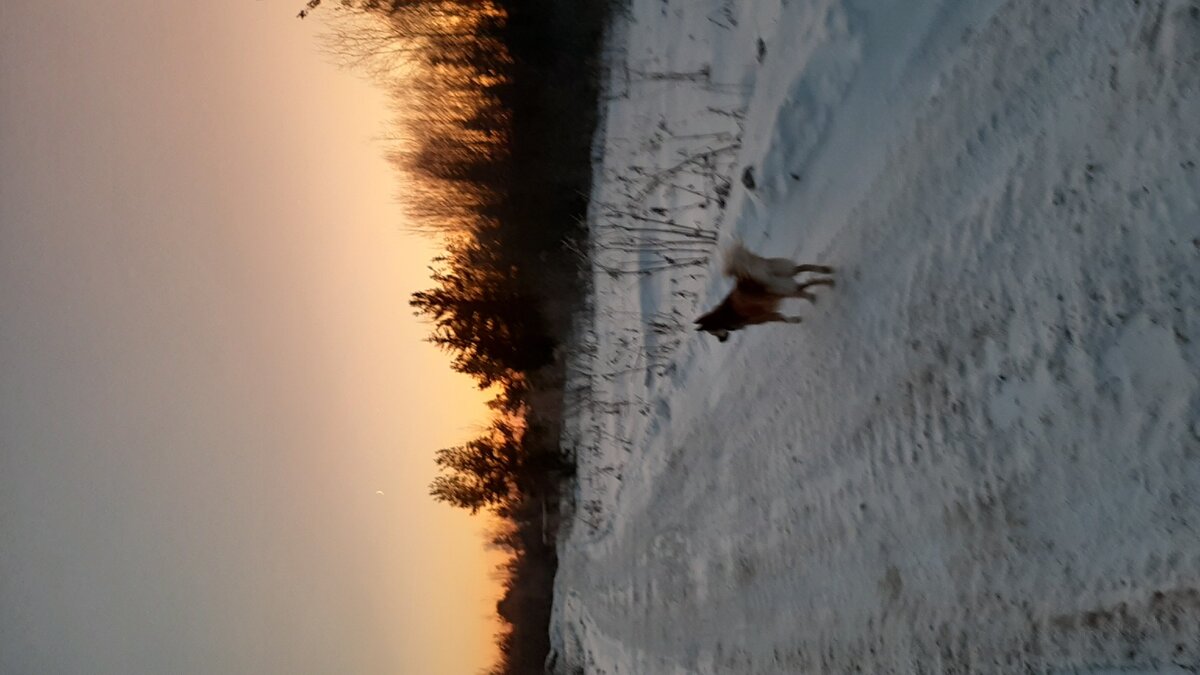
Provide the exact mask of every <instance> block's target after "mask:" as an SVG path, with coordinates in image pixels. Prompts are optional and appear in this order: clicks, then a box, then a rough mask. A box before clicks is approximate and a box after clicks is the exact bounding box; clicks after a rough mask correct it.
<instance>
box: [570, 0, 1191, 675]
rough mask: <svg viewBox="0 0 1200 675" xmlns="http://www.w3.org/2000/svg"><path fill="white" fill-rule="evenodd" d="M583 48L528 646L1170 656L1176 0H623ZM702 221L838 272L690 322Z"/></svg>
mask: <svg viewBox="0 0 1200 675" xmlns="http://www.w3.org/2000/svg"><path fill="white" fill-rule="evenodd" d="M606 63H607V64H608V66H609V68H610V73H609V77H608V85H607V86H608V94H607V96H606V99H605V101H604V107H605V110H604V114H605V121H604V123H603V124H602V130H601V135H600V137H599V140H598V141H597V145H596V148H597V158H596V161H597V172H596V175H597V180H596V183H595V186H594V189H593V194H592V212H591V216H590V225H591V228H592V233H593V238H592V243H591V250H590V251H587V252H586V253H587V254H588V255H589V256H590V258H591V259H592V260H593V261H594V262H595V274H594V292H593V295H592V297H591V300H590V302H591V307H590V314H589V316H588V317H587V319H586V320H585V321H583V322H582V324H581V326H580V334H581V338H580V345H579V348H578V350H577V351H576V353H575V354H574V356H573V363H572V379H571V387H570V391H569V392H568V394H569V402H570V403H571V411H572V412H571V415H570V417H569V419H568V429H567V432H566V436H565V440H566V442H567V443H568V444H569V445H570V446H571V447H573V448H575V452H576V454H577V458H578V462H579V475H578V480H577V484H576V486H575V493H574V494H573V495H572V500H573V504H574V509H573V512H572V514H571V515H570V517H569V518H568V519H567V522H566V523H565V524H564V526H563V531H562V535H561V537H560V540H559V554H560V569H559V574H558V577H557V579H556V588H555V606H554V617H553V622H552V631H551V632H552V640H553V643H554V645H555V651H554V653H553V654H552V656H551V658H550V665H551V668H550V669H551V670H554V671H557V672H581V671H582V672H587V673H610V674H612V673H631V674H635V675H650V674H653V673H680V674H682V673H795V672H828V673H841V672H866V673H885V672H900V673H907V672H929V673H941V672H995V673H1008V672H1061V673H1075V672H1088V673H1110V672H1138V673H1150V672H1154V673H1174V672H1195V670H1196V669H1197V667H1198V666H1200V283H1198V282H1200V168H1198V167H1197V164H1200V2H1197V1H1196V0H1165V1H1163V0H1159V1H1152V0H1093V1H1087V2H1085V1H1083V0H1078V1H1077V0H1011V1H1008V2H1004V1H1002V0H959V1H951V0H944V1H938V0H754V1H749V0H747V1H735V0H665V1H664V0H633V2H632V6H631V9H630V10H629V12H628V13H627V14H626V15H625V16H623V17H622V18H621V19H620V20H619V21H618V22H617V26H616V27H615V28H614V30H613V31H612V34H611V35H610V39H609V42H608V47H607V49H606ZM747 168H748V169H749V175H747V172H746V170H747ZM744 179H746V180H744ZM751 179H752V180H751ZM751 185H752V186H753V188H752V189H751V187H749V186H751ZM734 236H737V237H740V238H741V239H743V240H744V241H745V242H746V244H747V245H748V246H749V247H750V248H752V249H754V250H757V251H758V252H760V253H763V254H765V255H770V256H792V257H795V258H796V259H797V260H799V261H800V262H816V263H824V264H830V265H833V266H835V267H836V268H837V276H838V284H839V285H838V286H837V287H836V288H835V289H830V290H826V289H821V291H823V292H821V293H820V295H821V301H820V302H819V304H817V305H815V306H809V305H805V304H801V303H798V304H797V305H796V306H795V307H789V312H790V310H793V309H794V310H797V311H799V312H800V313H801V314H802V315H803V316H804V317H805V321H804V323H802V324H801V325H799V326H793V325H784V324H771V325H766V326H759V327H753V328H750V329H748V330H746V331H742V332H738V333H735V334H734V335H733V337H732V338H731V339H730V341H729V342H727V343H725V344H720V343H718V342H717V341H716V340H715V339H712V338H711V337H709V336H707V335H703V334H699V333H696V332H694V331H692V330H691V325H690V324H691V320H692V319H693V318H694V317H696V316H698V315H699V314H701V313H702V312H703V311H704V310H705V308H710V307H712V306H713V305H715V304H716V303H717V302H719V300H720V298H721V297H722V296H723V295H724V293H725V292H727V290H728V288H729V282H728V281H727V280H725V279H722V278H721V277H720V274H719V269H720V261H719V257H720V256H719V254H717V252H718V250H719V245H720V243H721V242H724V241H728V240H729V239H730V238H732V237H734Z"/></svg>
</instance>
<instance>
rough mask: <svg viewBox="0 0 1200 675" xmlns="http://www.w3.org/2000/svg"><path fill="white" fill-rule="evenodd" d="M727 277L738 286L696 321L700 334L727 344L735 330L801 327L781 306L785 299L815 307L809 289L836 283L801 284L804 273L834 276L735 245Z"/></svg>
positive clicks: (819, 268)
mask: <svg viewBox="0 0 1200 675" xmlns="http://www.w3.org/2000/svg"><path fill="white" fill-rule="evenodd" d="M723 271H724V274H725V276H727V277H733V278H734V279H735V280H736V282H735V284H734V286H733V290H731V291H729V295H727V296H725V299H724V300H723V301H722V302H721V304H720V305H717V308H716V309H714V310H713V311H711V312H709V313H708V314H705V315H704V316H702V317H700V318H699V319H696V330H698V331H704V332H707V333H711V334H712V335H714V336H716V338H717V340H719V341H721V342H724V341H726V340H728V339H729V334H730V333H731V332H733V331H735V330H739V329H741V328H745V327H746V326H753V325H755V324H760V323H770V322H772V321H781V322H783V323H800V317H798V316H784V315H782V314H780V313H779V305H780V303H782V302H783V300H784V299H785V298H803V299H805V300H808V301H809V302H813V303H815V302H816V301H817V296H816V295H814V294H813V293H812V292H811V291H809V290H808V289H810V288H812V287H813V286H833V285H834V282H833V279H832V278H830V277H821V278H819V279H812V280H810V281H805V282H799V281H796V280H795V278H794V277H795V276H796V275H797V274H800V273H802V272H813V273H816V274H826V275H828V274H833V268H832V267H827V266H825V265H798V264H796V263H795V262H792V261H791V260H788V259H787V258H764V257H762V256H760V255H756V254H754V253H752V252H751V251H750V250H749V249H747V248H746V247H745V246H743V245H742V243H741V242H740V241H735V242H734V243H733V245H732V246H730V247H729V248H728V249H726V251H725V255H724V270H723Z"/></svg>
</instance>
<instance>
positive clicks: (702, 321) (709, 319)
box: [696, 311, 729, 342]
mask: <svg viewBox="0 0 1200 675" xmlns="http://www.w3.org/2000/svg"><path fill="white" fill-rule="evenodd" d="M696 330H698V331H703V332H705V333H710V334H712V335H714V336H716V338H717V340H719V341H721V342H724V341H726V340H728V339H729V328H728V327H727V326H726V325H725V322H724V320H722V318H721V317H720V316H718V315H717V312H716V311H712V312H709V313H708V314H705V315H704V316H702V317H700V318H699V319H696Z"/></svg>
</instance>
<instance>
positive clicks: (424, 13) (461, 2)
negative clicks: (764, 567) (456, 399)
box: [300, 0, 610, 675]
mask: <svg viewBox="0 0 1200 675" xmlns="http://www.w3.org/2000/svg"><path fill="white" fill-rule="evenodd" d="M609 10H610V7H609V5H608V4H607V3H605V2H596V1H595V0H326V1H325V3H324V4H322V1H321V0H310V1H309V2H308V3H307V4H306V5H305V6H304V7H303V9H302V10H301V12H300V18H305V17H306V16H309V15H310V13H313V12H316V11H321V12H328V18H329V19H330V21H329V22H328V25H329V26H330V29H329V33H328V35H327V38H326V40H325V48H326V50H327V51H328V52H329V53H330V54H331V55H332V56H333V57H334V58H336V59H337V60H339V61H340V62H342V63H344V64H347V65H350V66H353V67H356V68H359V69H364V70H366V71H368V72H370V73H371V74H372V75H374V76H376V77H377V78H378V79H380V80H381V81H382V82H384V83H385V85H386V86H387V87H388V89H389V91H390V94H391V100H392V103H393V105H394V107H395V108H396V111H397V119H398V122H397V125H398V127H397V129H398V133H397V136H396V138H395V139H393V140H394V141H395V143H394V144H393V145H392V148H391V150H390V152H389V159H390V161H391V162H392V163H393V165H394V166H395V167H396V168H397V169H398V170H399V172H400V173H401V174H402V176H403V179H402V183H401V184H402V185H403V186H405V188H404V189H405V192H404V193H402V194H401V195H400V201H401V203H402V204H403V205H404V206H405V209H406V211H407V217H408V221H409V224H410V226H411V227H415V228H416V229H418V230H421V231H424V232H426V233H429V234H430V235H432V236H437V237H439V238H441V239H442V240H443V241H444V242H445V251H444V253H443V254H442V255H441V256H440V257H439V258H437V259H436V260H435V261H434V266H433V269H432V287H430V288H428V289H426V290H422V291H420V292H417V293H415V294H414V295H413V296H412V298H411V300H410V304H411V306H412V307H413V309H414V311H415V312H416V313H417V314H418V315H420V316H422V317H424V318H426V319H427V320H428V321H429V322H430V326H431V329H430V335H429V340H430V341H431V342H433V343H434V344H436V345H438V346H439V347H441V348H442V349H444V350H446V351H447V352H448V353H449V354H450V355H451V356H452V358H453V361H452V367H453V368H454V369H455V370H457V371H459V372H462V373H465V374H467V375H470V376H471V377H473V378H474V379H475V381H476V382H477V383H478V385H479V386H480V387H481V388H483V389H490V390H492V391H495V392H497V393H496V396H495V398H494V399H493V401H492V402H491V404H490V405H491V407H492V409H493V412H494V419H493V421H492V423H491V424H490V426H489V427H488V428H487V429H486V430H485V431H484V432H483V433H482V434H480V435H479V436H478V437H477V438H474V439H472V440H471V441H468V442H467V443H464V444H463V445H460V446H455V447H451V448H443V449H441V450H437V451H436V455H435V461H436V464H437V466H438V469H439V473H438V475H437V476H436V477H435V478H434V479H433V482H432V484H431V485H430V493H431V495H432V496H433V498H434V499H437V500H440V501H443V502H446V503H448V504H450V505H452V506H456V507H460V508H464V509H467V510H469V511H470V512H472V513H476V512H478V511H480V510H487V511H490V512H492V513H494V514H496V515H498V516H499V517H500V518H501V522H502V526H501V528H500V530H499V531H498V532H497V533H496V534H495V536H494V537H493V541H492V544H493V545H496V546H499V547H501V548H503V549H504V550H506V551H508V552H509V553H510V558H509V561H508V563H507V564H506V565H505V569H504V570H503V574H504V581H503V583H504V586H505V593H504V596H503V598H502V600H501V601H500V602H499V603H498V606H497V612H498V613H499V615H500V617H501V618H502V619H503V620H504V621H505V622H506V624H507V629H506V630H505V631H504V632H503V633H502V634H501V635H499V636H497V640H498V644H499V646H500V650H501V655H502V658H501V662H500V663H498V664H496V665H495V667H494V668H493V670H492V671H491V675H503V674H506V673H526V672H540V670H541V667H542V662H543V661H544V659H545V656H546V653H547V651H548V649H549V641H548V627H549V614H550V604H551V593H552V583H553V578H554V570H555V567H556V564H557V560H556V556H555V549H554V544H553V539H552V533H553V529H554V523H555V522H556V520H555V519H556V514H557V506H558V488H559V486H560V485H561V482H562V479H563V478H565V477H567V476H569V475H570V474H571V472H572V467H573V464H572V462H571V461H570V459H569V458H567V457H565V456H564V454H563V453H562V452H561V449H560V447H559V440H558V437H559V424H560V422H561V411H562V387H563V371H564V364H563V363H562V360H561V359H560V358H559V354H560V353H561V352H562V350H561V349H560V347H561V346H562V345H563V343H564V342H565V340H567V339H568V337H569V326H570V323H571V321H570V320H571V317H572V314H573V313H574V312H575V310H576V308H577V305H578V302H579V300H580V297H581V294H582V292H583V290H584V289H583V283H582V281H581V280H582V278H583V275H582V274H581V270H580V269H579V263H578V259H577V257H576V256H575V255H574V254H573V253H572V252H571V250H572V249H571V245H572V244H573V242H574V240H576V239H577V238H579V237H581V236H584V232H583V229H582V226H581V225H580V223H582V222H583V219H584V215H585V210H586V207H587V197H586V195H587V193H588V191H589V189H590V182H591V161H590V154H591V153H590V150H591V139H592V133H593V130H594V127H595V124H596V113H597V104H598V100H597V99H598V96H597V87H598V82H597V78H596V69H595V63H596V57H597V54H598V52H599V46H600V36H601V33H602V30H603V26H604V23H605V21H606V18H607V15H608V12H609Z"/></svg>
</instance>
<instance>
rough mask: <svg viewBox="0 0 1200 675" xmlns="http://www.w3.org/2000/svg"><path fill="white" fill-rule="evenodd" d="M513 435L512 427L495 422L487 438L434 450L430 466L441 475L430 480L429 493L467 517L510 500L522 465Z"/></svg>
mask: <svg viewBox="0 0 1200 675" xmlns="http://www.w3.org/2000/svg"><path fill="white" fill-rule="evenodd" d="M517 434H518V431H517V429H516V428H515V427H514V426H513V425H512V424H510V423H508V422H506V421H502V420H497V421H495V422H493V423H492V427H491V429H490V430H489V433H488V434H487V435H485V436H482V437H480V438H477V439H475V440H473V441H470V442H469V443H466V444H465V445H459V446H455V447H452V448H443V449H441V450H438V451H437V456H436V457H435V459H434V462H435V463H436V464H437V465H438V466H439V467H441V470H442V471H443V473H442V474H441V475H439V476H437V477H435V478H434V479H433V483H432V484H431V485H430V488H429V493H430V494H431V495H432V496H433V498H434V499H436V500H438V501H442V502H447V503H448V504H450V505H451V506H457V507H459V508H464V509H469V510H470V511H471V513H477V512H478V511H479V509H481V508H484V507H488V506H496V505H500V504H503V503H504V502H505V501H506V500H507V499H509V498H511V497H514V496H515V495H516V494H517V481H518V477H519V475H520V474H521V472H522V464H523V457H522V453H521V447H520V441H519V439H518V436H517Z"/></svg>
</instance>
